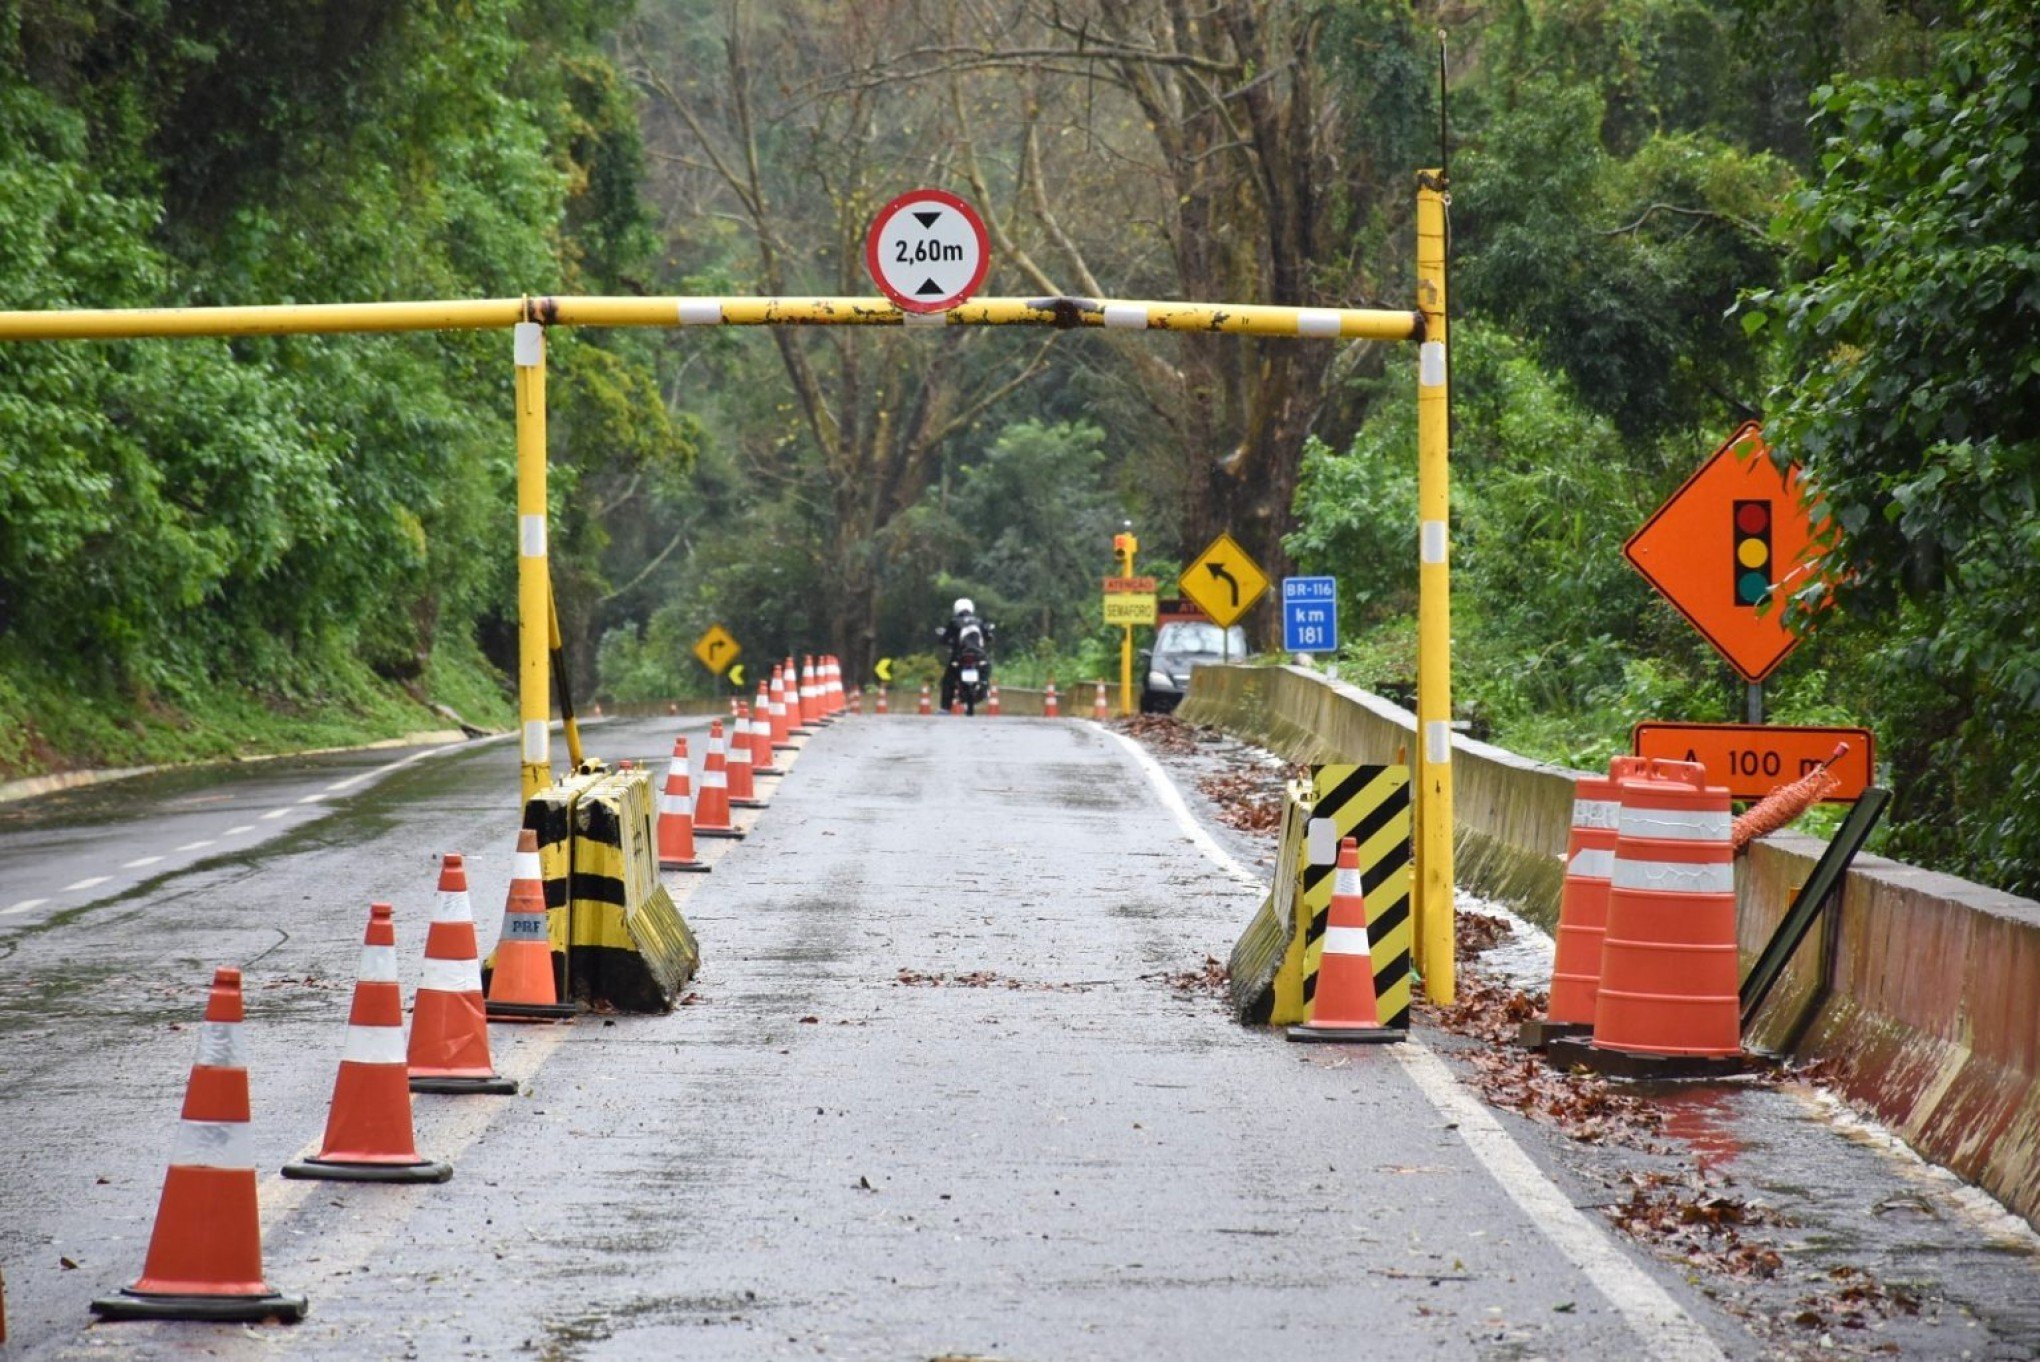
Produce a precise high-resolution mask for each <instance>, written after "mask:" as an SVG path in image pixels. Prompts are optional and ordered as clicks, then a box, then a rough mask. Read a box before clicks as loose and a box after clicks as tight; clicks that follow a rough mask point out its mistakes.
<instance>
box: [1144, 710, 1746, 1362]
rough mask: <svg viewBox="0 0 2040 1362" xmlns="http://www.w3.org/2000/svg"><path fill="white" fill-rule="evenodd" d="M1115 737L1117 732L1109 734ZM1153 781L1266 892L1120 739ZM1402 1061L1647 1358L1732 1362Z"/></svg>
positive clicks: (1467, 1111)
mask: <svg viewBox="0 0 2040 1362" xmlns="http://www.w3.org/2000/svg"><path fill="white" fill-rule="evenodd" d="M1107 731H1108V732H1110V730H1107ZM1112 736H1113V737H1115V738H1117V739H1118V740H1119V742H1120V745H1121V746H1123V747H1125V748H1126V750H1127V751H1128V752H1131V753H1132V754H1133V757H1134V760H1135V761H1136V762H1138V763H1139V765H1140V767H1141V769H1142V770H1143V771H1145V772H1146V773H1147V778H1148V783H1149V784H1151V785H1152V786H1154V790H1155V794H1156V797H1157V798H1159V799H1160V800H1161V803H1162V807H1164V808H1166V809H1167V810H1168V811H1169V812H1170V813H1171V814H1172V815H1173V816H1174V817H1175V819H1176V824H1177V826H1178V827H1180V828H1182V829H1183V831H1184V833H1185V834H1187V835H1188V836H1189V838H1190V840H1191V841H1192V842H1193V843H1195V844H1196V845H1197V848H1198V850H1200V851H1202V852H1203V853H1204V854H1205V856H1206V857H1208V858H1209V859H1210V860H1211V861H1212V862H1213V863H1215V864H1216V865H1218V866H1219V867H1220V868H1222V869H1223V870H1225V871H1226V872H1227V873H1228V874H1230V875H1232V876H1233V877H1234V878H1235V879H1238V880H1242V881H1244V882H1246V883H1249V884H1252V885H1254V886H1255V887H1256V888H1259V887H1260V885H1261V881H1260V880H1259V878H1257V877H1256V876H1254V875H1252V874H1250V873H1249V872H1248V870H1247V868H1246V867H1245V866H1243V865H1241V864H1240V863H1239V862H1238V861H1236V860H1234V859H1233V857H1232V856H1231V854H1230V853H1228V852H1227V851H1226V849H1225V848H1224V847H1222V846H1220V845H1219V844H1218V843H1217V842H1216V841H1214V840H1212V838H1211V835H1210V834H1209V833H1207V832H1206V831H1205V830H1204V829H1203V828H1202V827H1201V826H1199V824H1198V823H1197V820H1196V816H1195V815H1194V814H1192V813H1191V812H1190V808H1189V806H1188V805H1187V804H1185V803H1184V802H1183V796H1182V795H1181V794H1180V793H1178V792H1177V790H1176V786H1175V783H1174V782H1173V781H1171V780H1170V779H1169V775H1168V773H1167V772H1166V771H1164V770H1163V769H1162V767H1161V765H1160V763H1158V762H1157V761H1156V760H1155V759H1154V758H1153V757H1151V756H1149V755H1148V754H1147V753H1146V752H1145V751H1143V750H1142V749H1141V747H1140V745H1139V743H1137V742H1136V741H1135V740H1134V739H1132V738H1129V737H1127V736H1126V735H1125V734H1124V733H1113V734H1112ZM1389 1049H1391V1050H1392V1051H1394V1053H1395V1055H1396V1058H1397V1059H1398V1060H1400V1061H1401V1063H1402V1067H1403V1070H1404V1072H1406V1073H1407V1074H1409V1076H1410V1081H1411V1082H1413V1083H1414V1084H1416V1087H1417V1091H1419V1092H1421V1093H1422V1094H1423V1095H1424V1097H1425V1099H1426V1100H1427V1101H1429V1102H1430V1104H1431V1106H1432V1107H1433V1108H1434V1109H1435V1110H1436V1111H1437V1112H1438V1114H1439V1115H1440V1116H1442V1117H1444V1118H1445V1119H1446V1121H1447V1122H1449V1123H1452V1124H1453V1125H1455V1126H1456V1128H1457V1134H1458V1135H1459V1138H1460V1139H1461V1140H1462V1141H1464V1142H1465V1144H1466V1147H1467V1149H1468V1151H1469V1152H1471V1153H1472V1154H1473V1156H1474V1158H1475V1159H1477V1160H1479V1162H1480V1164H1481V1166H1482V1167H1483V1168H1485V1169H1486V1170H1487V1172H1488V1175H1489V1176H1490V1177H1492V1178H1493V1179H1494V1180H1495V1182H1496V1183H1497V1184H1498V1185H1499V1186H1500V1187H1501V1189H1502V1190H1503V1191H1504V1192H1505V1193H1507V1194H1508V1196H1509V1199H1510V1200H1512V1201H1514V1202H1515V1203H1516V1205H1517V1206H1518V1207H1520V1208H1521V1209H1522V1211H1523V1214H1524V1215H1526V1216H1528V1217H1529V1219H1530V1223H1531V1224H1532V1225H1534V1226H1536V1227H1537V1229H1538V1231H1539V1232H1540V1233H1542V1234H1543V1235H1544V1237H1545V1238H1546V1239H1549V1240H1550V1241H1551V1243H1552V1244H1553V1246H1555V1247H1556V1248H1557V1249H1558V1250H1559V1252H1561V1253H1563V1254H1564V1255H1565V1257H1566V1260H1567V1261H1568V1262H1570V1263H1571V1264H1572V1265H1573V1266H1574V1267H1576V1268H1578V1269H1579V1271H1580V1273H1581V1275H1582V1276H1584V1277H1586V1279H1587V1280H1588V1281H1589V1282H1591V1283H1592V1284H1593V1286H1594V1289H1595V1290H1597V1291H1599V1292H1600V1293H1601V1294H1602V1295H1603V1296H1605V1297H1607V1299H1608V1303H1609V1304H1610V1305H1612V1306H1614V1307H1615V1310H1616V1313H1618V1314H1620V1315H1621V1316H1622V1318H1623V1321H1624V1322H1625V1323H1626V1324H1628V1325H1629V1327H1630V1328H1631V1329H1632V1330H1633V1331H1635V1333H1636V1334H1637V1336H1638V1338H1640V1339H1641V1340H1642V1342H1643V1344H1644V1348H1643V1351H1642V1355H1643V1356H1646V1357H1650V1358H1652V1359H1663V1360H1664V1362H1725V1355H1724V1354H1723V1353H1722V1351H1721V1349H1720V1348H1719V1347H1717V1346H1716V1345H1715V1343H1714V1340H1713V1339H1712V1338H1709V1337H1708V1335H1707V1331H1706V1330H1705V1329H1703V1328H1701V1327H1700V1323H1699V1321H1697V1320H1695V1319H1694V1318H1693V1317H1692V1316H1691V1315H1689V1314H1687V1313H1686V1310H1685V1307H1683V1306H1681V1305H1680V1304H1679V1303H1678V1301H1676V1300H1674V1299H1673V1298H1672V1295H1671V1293H1670V1292H1668V1291H1666V1290H1665V1289H1664V1287H1662V1286H1660V1285H1659V1284H1658V1282H1657V1279H1656V1278H1654V1277H1652V1276H1651V1275H1650V1274H1649V1273H1648V1272H1646V1271H1644V1270H1643V1269H1642V1268H1641V1267H1638V1266H1637V1265H1636V1264H1635V1263H1633V1262H1631V1261H1630V1260H1629V1258H1628V1257H1627V1256H1625V1255H1624V1254H1623V1252H1622V1250H1620V1249H1619V1248H1617V1247H1616V1246H1615V1244H1614V1243H1613V1242H1612V1240H1611V1238H1610V1236H1609V1233H1608V1231H1607V1230H1605V1229H1603V1228H1601V1227H1600V1226H1598V1225H1596V1224H1595V1223H1594V1222H1593V1221H1592V1220H1590V1219H1588V1218H1587V1216H1586V1214H1585V1213H1584V1212H1582V1211H1581V1210H1580V1209H1579V1208H1578V1207H1577V1206H1574V1205H1573V1204H1572V1199H1571V1198H1570V1197H1568V1196H1567V1195H1566V1194H1565V1193H1564V1192H1563V1191H1561V1190H1560V1189H1559V1188H1558V1186H1557V1184H1555V1183H1553V1182H1552V1181H1551V1179H1549V1178H1547V1177H1546V1176H1545V1175H1544V1170H1543V1169H1541V1168H1539V1167H1538V1166H1537V1165H1536V1163H1535V1162H1534V1161H1532V1159H1531V1158H1530V1156H1529V1155H1528V1154H1525V1153H1524V1152H1523V1148H1522V1146H1521V1145H1519V1144H1517V1143H1516V1142H1515V1140H1514V1139H1512V1138H1511V1137H1510V1135H1509V1132H1508V1131H1506V1130H1504V1129H1502V1127H1501V1124H1500V1123H1499V1122H1498V1121H1496V1120H1495V1118H1494V1116H1493V1115H1492V1114H1491V1113H1490V1112H1489V1111H1488V1109H1487V1106H1486V1105H1485V1104H1484V1103H1482V1102H1481V1101H1480V1100H1479V1099H1478V1098H1476V1097H1475V1096H1474V1095H1473V1094H1472V1093H1470V1092H1468V1091H1467V1090H1466V1089H1465V1088H1463V1087H1461V1086H1460V1083H1459V1080H1458V1079H1456V1078H1454V1077H1453V1076H1452V1071H1451V1070H1450V1069H1448V1068H1446V1067H1445V1062H1444V1061H1443V1060H1441V1059H1439V1058H1438V1056H1437V1055H1436V1054H1434V1053H1433V1052H1432V1050H1431V1048H1430V1047H1429V1046H1427V1045H1425V1044H1424V1043H1423V1042H1422V1041H1420V1040H1418V1039H1417V1038H1416V1037H1415V1036H1412V1037H1411V1038H1410V1039H1409V1040H1408V1041H1406V1042H1405V1043H1403V1044H1401V1045H1392V1046H1390V1047H1389Z"/></svg>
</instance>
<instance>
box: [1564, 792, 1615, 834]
mask: <svg viewBox="0 0 2040 1362" xmlns="http://www.w3.org/2000/svg"><path fill="white" fill-rule="evenodd" d="M1572 825H1573V826H1574V827H1576V828H1601V829H1604V830H1606V829H1612V828H1619V827H1621V826H1622V801H1621V800H1619V799H1575V800H1574V801H1573V804H1572Z"/></svg>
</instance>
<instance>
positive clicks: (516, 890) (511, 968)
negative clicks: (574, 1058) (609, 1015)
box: [485, 828, 580, 1022]
mask: <svg viewBox="0 0 2040 1362" xmlns="http://www.w3.org/2000/svg"><path fill="white" fill-rule="evenodd" d="M485 1011H486V1012H487V1013H488V1017H489V1020H490V1021H508V1022H553V1021H560V1020H561V1019H563V1018H566V1017H572V1016H575V1015H577V1014H578V1013H579V1012H580V1009H579V1008H577V1007H575V1006H573V1005H572V1004H571V1003H562V1002H561V1001H560V986H559V979H558V977H557V976H556V975H555V974H554V973H553V952H552V931H551V928H550V925H549V920H548V914H547V912H546V903H545V871H544V869H543V868H542V867H541V866H540V865H539V860H538V834H537V833H536V832H533V831H532V830H531V829H530V828H520V829H519V830H518V833H517V854H516V856H515V857H513V858H512V859H511V863H510V893H509V896H508V897H507V898H506V899H505V900H504V902H503V934H502V935H501V936H499V937H498V938H497V939H496V969H495V972H494V973H493V974H491V975H490V976H489V996H488V1001H487V1003H486V1006H485Z"/></svg>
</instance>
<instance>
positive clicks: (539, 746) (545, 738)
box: [524, 719, 552, 762]
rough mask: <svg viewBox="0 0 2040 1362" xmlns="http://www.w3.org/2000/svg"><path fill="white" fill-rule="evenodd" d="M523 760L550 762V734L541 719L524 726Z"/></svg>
mask: <svg viewBox="0 0 2040 1362" xmlns="http://www.w3.org/2000/svg"><path fill="white" fill-rule="evenodd" d="M524 759H525V760H526V761H530V762H549V761H551V760H552V734H551V733H550V732H548V731H547V729H546V723H545V720H543V719H533V720H531V721H530V722H529V723H527V724H525V725H524Z"/></svg>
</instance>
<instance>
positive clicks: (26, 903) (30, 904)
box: [0, 899, 49, 917]
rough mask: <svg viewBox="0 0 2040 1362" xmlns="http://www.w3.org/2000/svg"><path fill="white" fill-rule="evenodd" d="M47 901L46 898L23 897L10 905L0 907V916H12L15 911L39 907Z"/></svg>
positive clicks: (19, 911)
mask: <svg viewBox="0 0 2040 1362" xmlns="http://www.w3.org/2000/svg"><path fill="white" fill-rule="evenodd" d="M48 902H49V900H48V899H23V900H22V901H21V902H19V903H17V904H14V905H13V906H11V907H8V908H0V917H13V916H14V915H15V914H16V913H25V912H27V911H28V910H29V909H31V908H40V907H42V906H43V905H44V904H45V903H48Z"/></svg>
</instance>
